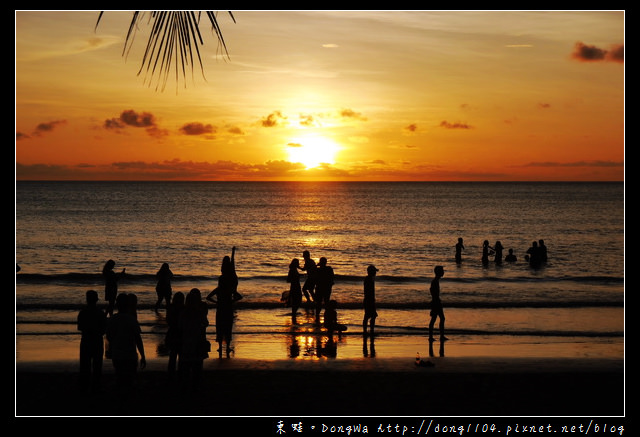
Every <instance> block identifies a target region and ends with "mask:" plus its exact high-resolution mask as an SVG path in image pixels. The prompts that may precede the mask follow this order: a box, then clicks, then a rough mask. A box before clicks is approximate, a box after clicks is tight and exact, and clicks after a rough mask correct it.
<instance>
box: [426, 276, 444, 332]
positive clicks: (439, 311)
mask: <svg viewBox="0 0 640 437" xmlns="http://www.w3.org/2000/svg"><path fill="white" fill-rule="evenodd" d="M433 272H434V273H435V277H434V278H433V279H432V280H431V287H430V288H429V292H430V293H431V312H430V315H431V321H430V322H429V341H430V342H432V341H434V338H433V325H435V323H436V319H437V318H440V325H439V328H440V341H445V340H448V338H447V337H445V335H444V309H443V307H442V302H441V301H440V278H442V277H443V276H444V268H443V267H442V266H436V267H435V268H434V269H433Z"/></svg>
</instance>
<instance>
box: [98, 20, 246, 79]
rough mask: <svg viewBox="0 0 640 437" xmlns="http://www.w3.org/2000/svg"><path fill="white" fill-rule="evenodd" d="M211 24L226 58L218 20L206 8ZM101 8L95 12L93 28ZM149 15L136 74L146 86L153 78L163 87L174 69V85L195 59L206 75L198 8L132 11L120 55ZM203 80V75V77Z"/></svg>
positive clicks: (192, 67)
mask: <svg viewBox="0 0 640 437" xmlns="http://www.w3.org/2000/svg"><path fill="white" fill-rule="evenodd" d="M205 12H206V16H207V17H208V18H209V22H210V23H211V29H212V33H213V34H214V35H215V37H216V39H217V42H218V45H219V47H222V50H223V53H224V56H226V57H229V52H228V51H227V46H226V43H225V41H224V38H223V36H222V30H221V28H220V25H219V23H218V18H217V12H213V11H205ZM103 14H104V11H102V12H100V14H99V15H98V20H97V22H96V29H97V28H98V25H99V24H100V20H101V19H102V16H103ZM147 15H148V21H147V25H148V26H150V33H149V39H148V41H147V45H146V48H145V50H144V54H143V56H142V62H141V64H140V69H139V70H138V75H140V74H143V73H144V75H145V82H146V81H148V83H149V86H151V83H152V82H153V80H154V78H156V79H157V81H156V89H158V88H160V87H161V89H162V90H164V88H165V86H166V84H167V81H168V79H169V77H170V75H171V72H172V71H174V70H175V79H176V84H177V83H178V82H179V80H180V77H182V78H184V79H185V87H186V76H187V71H188V70H191V73H192V76H193V69H194V67H195V65H196V64H195V62H194V60H197V63H198V64H199V65H200V71H201V73H202V76H203V78H205V74H204V67H203V65H202V57H201V55H200V46H201V45H204V40H203V38H202V34H201V33H200V17H201V11H198V12H197V13H196V12H195V11H147V12H144V11H143V12H140V11H134V12H133V16H132V18H131V24H130V25H129V30H128V31H127V36H126V39H125V44H124V47H123V52H122V54H123V56H124V57H125V58H126V57H127V56H128V54H129V52H130V51H131V47H132V46H133V43H134V40H135V35H136V31H137V30H138V29H139V27H140V25H141V24H142V20H143V18H144V17H145V16H147ZM229 16H230V17H231V19H232V20H233V22H234V23H235V22H236V20H235V17H234V16H233V14H232V13H231V12H229ZM205 80H206V78H205Z"/></svg>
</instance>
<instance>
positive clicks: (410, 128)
mask: <svg viewBox="0 0 640 437" xmlns="http://www.w3.org/2000/svg"><path fill="white" fill-rule="evenodd" d="M404 129H405V130H406V131H408V132H415V131H417V130H418V125H417V124H415V123H411V124H410V125H408V126H405V128H404Z"/></svg>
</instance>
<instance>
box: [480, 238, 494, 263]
mask: <svg viewBox="0 0 640 437" xmlns="http://www.w3.org/2000/svg"><path fill="white" fill-rule="evenodd" d="M494 253H495V252H494V250H493V248H492V247H491V246H489V240H484V243H482V264H484V265H487V264H489V256H490V255H493V254H494Z"/></svg>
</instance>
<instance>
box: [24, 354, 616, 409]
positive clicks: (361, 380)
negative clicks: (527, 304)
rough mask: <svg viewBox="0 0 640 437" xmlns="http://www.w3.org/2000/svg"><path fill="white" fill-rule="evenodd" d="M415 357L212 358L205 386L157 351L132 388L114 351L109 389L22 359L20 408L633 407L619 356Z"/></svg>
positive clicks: (70, 366)
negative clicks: (171, 376) (174, 377)
mask: <svg viewBox="0 0 640 437" xmlns="http://www.w3.org/2000/svg"><path fill="white" fill-rule="evenodd" d="M426 359H428V360H429V361H430V362H431V363H433V366H432V367H417V366H416V365H415V360H414V359H413V358H412V357H407V358H364V357H363V358H357V359H332V358H326V359H319V360H292V359H290V360H259V359H256V360H254V359H246V358H233V357H232V358H218V357H217V356H213V357H212V358H209V359H207V360H206V361H205V372H204V377H203V381H202V384H201V385H200V386H199V389H198V390H197V391H194V390H191V389H190V388H187V387H185V386H184V385H183V384H181V383H179V382H177V381H173V382H171V381H169V380H168V377H167V373H166V371H165V367H166V360H165V359H162V358H157V359H151V360H149V362H148V365H147V368H146V369H145V370H143V371H141V372H139V373H138V378H137V381H136V385H135V387H134V388H133V389H132V390H131V391H129V392H126V393H123V392H122V391H121V390H118V388H117V387H116V386H115V383H114V375H113V369H112V365H111V363H110V362H109V361H105V365H104V375H103V391H102V392H101V393H97V394H86V393H84V392H82V391H80V389H79V387H78V384H77V382H78V375H77V363H76V362H74V361H72V360H68V361H51V362H46V361H40V362H30V363H17V364H16V411H15V413H16V416H19V417H43V416H54V417H70V416H136V417H146V416H207V417H226V416H233V417H239V416H243V417H247V416H269V417H292V416H294V417H295V416H300V417H310V416H319V417H322V416H349V417H356V416H430V417H433V416H465V417H468V416H492V417H493V416H546V417H548V416H565V417H566V416H594V417H596V416H624V414H625V403H624V393H625V392H624V387H625V375H624V362H623V360H619V359H603V358H598V359H575V358H556V359H553V358H511V357H506V358H504V357H432V358H425V360H426Z"/></svg>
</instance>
